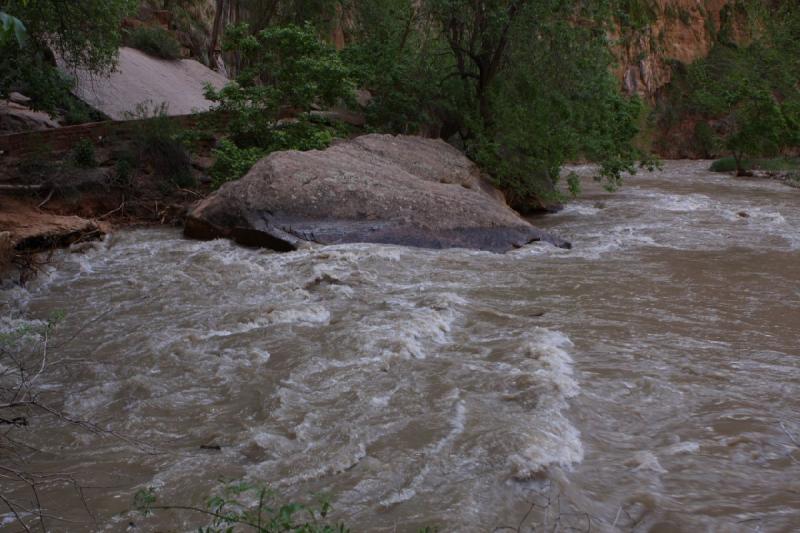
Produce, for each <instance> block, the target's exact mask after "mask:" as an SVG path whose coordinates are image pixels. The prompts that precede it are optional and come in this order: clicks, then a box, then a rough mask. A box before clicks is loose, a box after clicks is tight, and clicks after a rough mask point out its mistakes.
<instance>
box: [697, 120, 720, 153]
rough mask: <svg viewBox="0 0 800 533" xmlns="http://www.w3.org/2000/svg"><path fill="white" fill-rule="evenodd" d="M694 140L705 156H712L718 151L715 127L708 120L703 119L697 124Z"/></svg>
mask: <svg viewBox="0 0 800 533" xmlns="http://www.w3.org/2000/svg"><path fill="white" fill-rule="evenodd" d="M694 140H695V142H696V143H697V148H698V149H699V150H700V151H701V152H702V155H703V157H710V156H712V155H713V154H715V153H716V152H717V149H718V144H719V143H718V140H717V136H716V134H715V133H714V129H713V128H712V127H711V125H709V123H708V122H706V121H705V120H702V121H700V122H698V123H697V124H696V125H695V128H694Z"/></svg>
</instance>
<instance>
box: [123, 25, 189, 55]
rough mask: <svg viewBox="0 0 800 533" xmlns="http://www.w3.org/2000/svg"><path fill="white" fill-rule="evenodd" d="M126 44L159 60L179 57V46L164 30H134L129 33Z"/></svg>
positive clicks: (145, 28)
mask: <svg viewBox="0 0 800 533" xmlns="http://www.w3.org/2000/svg"><path fill="white" fill-rule="evenodd" d="M128 42H129V44H130V45H131V46H132V47H133V48H136V49H138V50H141V51H142V52H144V53H146V54H150V55H151V56H155V57H160V58H161V59H179V58H180V57H181V45H180V44H179V43H178V41H177V40H176V39H175V37H173V36H172V34H171V33H170V32H169V31H167V30H165V29H164V28H158V27H155V28H147V27H142V28H136V29H135V30H133V31H132V32H131V34H130V37H129V41H128Z"/></svg>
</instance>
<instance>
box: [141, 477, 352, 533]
mask: <svg viewBox="0 0 800 533" xmlns="http://www.w3.org/2000/svg"><path fill="white" fill-rule="evenodd" d="M278 496H279V495H278V494H277V493H276V492H274V491H272V490H270V489H268V488H265V487H257V486H254V485H250V484H248V483H243V482H242V483H233V484H229V485H226V486H225V487H223V488H222V490H220V491H219V493H218V494H216V495H214V496H212V497H211V498H209V499H208V502H207V503H206V507H205V508H200V507H197V508H195V507H187V506H176V507H170V506H169V505H165V506H158V505H156V502H157V498H156V495H155V491H154V490H153V489H152V488H148V489H143V490H140V491H139V492H137V493H136V495H135V497H134V506H135V507H136V510H137V511H139V512H142V513H144V514H145V515H149V514H151V513H152V512H153V511H155V510H169V509H181V510H188V511H194V512H195V513H197V514H198V515H201V516H206V517H208V519H209V521H210V523H209V524H208V525H207V526H203V527H200V528H199V529H198V531H200V532H201V533H223V532H225V533H228V532H232V531H234V530H235V529H237V528H246V529H249V530H253V531H256V532H258V533H346V532H348V531H349V529H347V528H346V527H345V526H344V524H342V523H339V522H333V521H331V520H330V519H329V518H328V515H329V513H330V511H331V505H330V503H329V501H328V500H327V499H326V498H318V501H317V502H316V504H315V505H306V504H302V503H283V502H281V501H280V500H279V499H278Z"/></svg>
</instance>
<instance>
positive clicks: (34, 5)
mask: <svg viewBox="0 0 800 533" xmlns="http://www.w3.org/2000/svg"><path fill="white" fill-rule="evenodd" d="M3 4H4V5H3V10H4V11H5V12H6V13H8V14H9V15H13V16H15V17H17V18H19V19H20V20H21V21H22V22H23V23H24V25H25V27H26V28H27V30H28V34H29V35H30V37H31V40H32V41H33V42H32V43H31V44H32V46H34V47H38V48H45V47H46V46H48V45H49V46H50V47H51V48H52V49H53V50H54V51H55V52H56V53H58V54H59V55H60V56H61V57H62V58H63V59H64V61H65V62H66V63H67V64H68V65H70V66H80V67H85V68H89V69H90V70H94V71H97V72H107V71H109V70H110V69H111V68H112V67H113V66H114V62H115V59H116V55H117V48H118V47H119V42H120V37H121V34H120V26H121V22H122V19H123V18H124V17H125V16H127V15H129V14H131V13H133V11H134V10H135V9H136V7H137V2H136V0H82V1H81V2H64V1H61V0H35V1H29V0H5V1H4V3H3Z"/></svg>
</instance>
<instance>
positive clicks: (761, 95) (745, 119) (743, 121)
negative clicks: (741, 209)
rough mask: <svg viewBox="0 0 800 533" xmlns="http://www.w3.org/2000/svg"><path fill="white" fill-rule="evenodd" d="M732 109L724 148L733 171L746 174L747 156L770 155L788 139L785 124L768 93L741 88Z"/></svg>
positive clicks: (777, 150) (787, 127) (779, 149)
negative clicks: (735, 104) (734, 163)
mask: <svg viewBox="0 0 800 533" xmlns="http://www.w3.org/2000/svg"><path fill="white" fill-rule="evenodd" d="M740 95H741V96H740V99H739V102H738V105H737V107H736V109H735V110H734V111H733V113H732V114H731V115H730V116H731V118H732V119H733V131H732V133H731V134H730V135H728V137H727V140H726V142H725V145H726V147H727V148H728V149H729V150H730V151H731V153H732V154H733V157H734V159H735V160H736V172H737V173H738V174H740V175H742V174H745V173H746V169H745V167H744V161H745V158H747V157H755V156H774V155H777V154H778V153H780V151H781V150H782V149H783V148H784V147H785V146H786V144H787V143H788V142H789V140H790V139H791V131H790V128H789V124H788V122H787V121H786V118H785V117H784V114H783V111H782V109H781V106H780V105H779V104H778V102H776V101H775V98H774V97H773V96H772V94H770V92H769V91H768V90H765V89H763V88H758V89H752V88H749V87H747V88H743V89H742V92H741V93H740Z"/></svg>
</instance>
